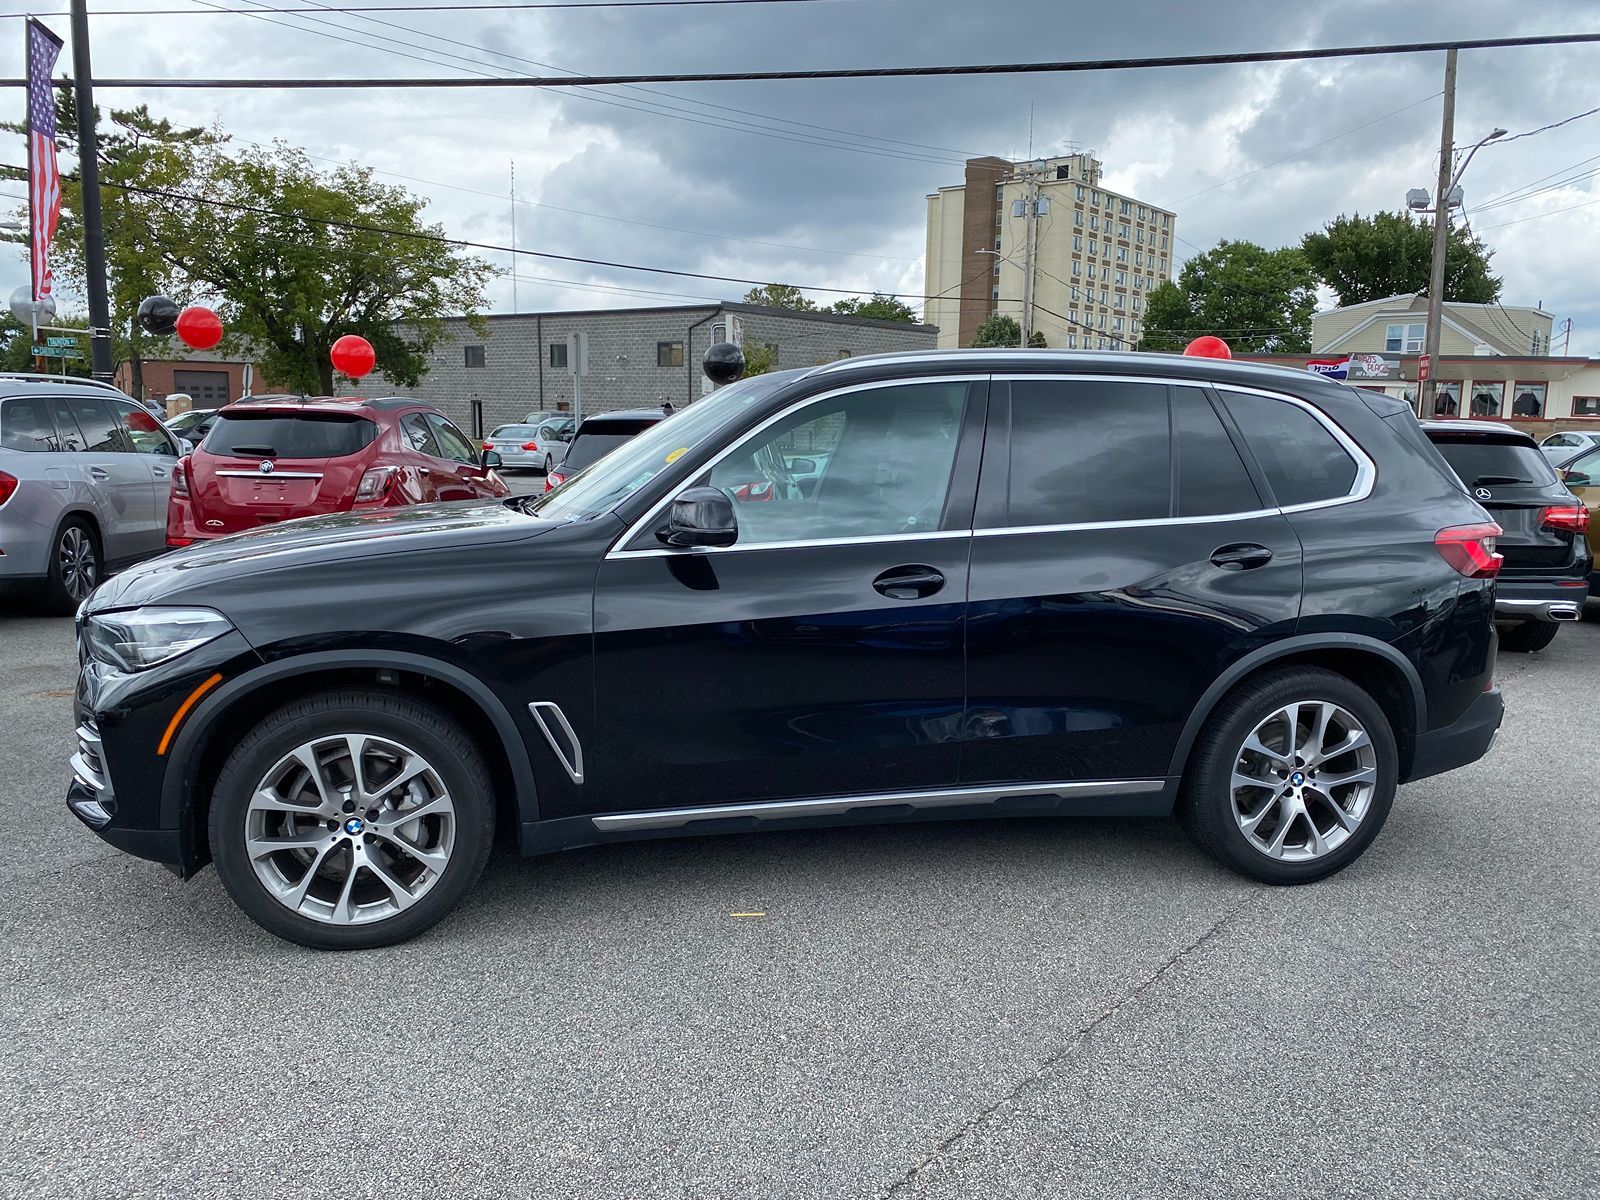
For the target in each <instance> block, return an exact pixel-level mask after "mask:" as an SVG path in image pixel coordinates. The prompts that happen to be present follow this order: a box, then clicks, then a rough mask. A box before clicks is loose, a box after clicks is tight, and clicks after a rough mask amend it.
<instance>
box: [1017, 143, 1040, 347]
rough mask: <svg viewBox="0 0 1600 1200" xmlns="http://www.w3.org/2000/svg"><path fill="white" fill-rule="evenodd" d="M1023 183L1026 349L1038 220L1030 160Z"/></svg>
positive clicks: (1030, 328) (1030, 331)
mask: <svg viewBox="0 0 1600 1200" xmlns="http://www.w3.org/2000/svg"><path fill="white" fill-rule="evenodd" d="M1022 178H1023V182H1024V184H1025V188H1024V196H1023V201H1022V246H1023V250H1022V340H1021V342H1020V343H1019V344H1020V345H1021V346H1022V348H1023V349H1027V346H1028V340H1029V339H1030V338H1031V337H1032V336H1033V256H1034V250H1035V245H1034V229H1035V227H1036V226H1037V225H1038V221H1039V173H1038V171H1036V170H1034V165H1033V164H1032V163H1031V162H1030V163H1029V164H1028V165H1027V166H1026V167H1024V168H1023V170H1022Z"/></svg>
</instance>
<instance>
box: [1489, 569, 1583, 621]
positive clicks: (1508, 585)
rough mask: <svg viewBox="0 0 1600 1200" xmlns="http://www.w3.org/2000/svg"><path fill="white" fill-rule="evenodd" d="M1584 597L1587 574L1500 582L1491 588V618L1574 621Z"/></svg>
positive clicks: (1581, 610) (1581, 613)
mask: <svg viewBox="0 0 1600 1200" xmlns="http://www.w3.org/2000/svg"><path fill="white" fill-rule="evenodd" d="M1588 595H1589V578H1588V575H1587V574H1585V575H1583V576H1580V577H1579V578H1577V579H1540V580H1528V581H1526V582H1523V581H1519V580H1514V579H1501V580H1498V581H1497V582H1496V583H1495V588H1494V616H1495V620H1497V621H1576V620H1578V619H1579V618H1580V617H1582V616H1583V602H1584V600H1585V599H1586V598H1587V597H1588Z"/></svg>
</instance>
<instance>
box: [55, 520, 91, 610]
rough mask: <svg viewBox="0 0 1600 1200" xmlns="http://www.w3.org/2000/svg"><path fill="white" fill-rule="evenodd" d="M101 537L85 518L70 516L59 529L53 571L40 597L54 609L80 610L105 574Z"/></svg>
mask: <svg viewBox="0 0 1600 1200" xmlns="http://www.w3.org/2000/svg"><path fill="white" fill-rule="evenodd" d="M100 564H101V558H100V539H99V537H98V536H96V534H95V531H94V526H92V525H90V524H89V522H88V521H86V520H84V518H82V517H68V518H67V519H66V520H65V521H63V522H62V523H61V528H59V529H57V530H56V537H55V544H54V547H53V548H52V550H51V551H50V572H49V575H48V576H47V577H46V579H45V585H44V592H43V594H42V595H41V597H40V599H41V601H42V603H43V604H44V606H45V607H46V608H47V609H49V610H50V611H51V612H57V613H72V612H76V611H77V608H78V605H80V604H82V603H83V600H84V597H85V596H87V595H88V594H89V593H90V592H92V591H94V589H95V586H96V585H97V584H98V583H99V582H100V577H101V570H102V568H101V565H100Z"/></svg>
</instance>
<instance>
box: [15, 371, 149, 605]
mask: <svg viewBox="0 0 1600 1200" xmlns="http://www.w3.org/2000/svg"><path fill="white" fill-rule="evenodd" d="M179 449H180V447H179V443H178V439H177V438H176V437H174V436H173V435H172V434H170V433H168V432H167V431H166V430H165V429H163V428H162V427H161V424H160V422H158V421H157V420H156V419H155V417H153V416H152V415H151V414H150V413H149V412H148V411H146V410H145V408H144V407H143V406H141V405H139V404H137V403H135V402H134V400H133V399H132V398H131V397H129V396H127V395H125V394H124V393H122V392H121V391H119V390H118V389H116V388H114V387H112V386H110V385H109V384H97V383H95V382H94V381H92V380H87V379H74V380H72V381H70V382H62V381H60V380H59V379H57V380H50V379H47V378H44V377H37V376H28V375H12V374H7V375H0V592H4V593H10V594H18V593H21V594H30V595H35V596H37V597H39V599H40V600H41V601H42V602H43V603H44V604H45V605H46V606H48V607H50V608H52V609H54V610H55V611H58V612H71V611H72V610H73V609H74V608H76V607H77V605H78V604H79V602H80V601H82V600H83V598H84V597H85V596H87V595H88V594H89V592H90V591H91V589H93V587H94V586H95V585H96V584H97V583H99V582H100V580H101V579H102V578H104V576H105V575H106V573H107V572H108V571H110V570H113V569H115V568H117V567H119V566H125V565H127V564H129V563H133V562H137V561H138V560H139V559H141V558H145V557H148V556H149V555H152V554H156V553H159V552H160V551H161V550H163V549H165V548H166V503H167V490H168V488H169V487H170V482H171V475H172V471H173V469H174V467H175V466H176V464H177V462H178V451H179Z"/></svg>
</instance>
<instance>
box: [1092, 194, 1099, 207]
mask: <svg viewBox="0 0 1600 1200" xmlns="http://www.w3.org/2000/svg"><path fill="white" fill-rule="evenodd" d="M1090 203H1091V204H1093V205H1094V206H1095V207H1096V208H1099V207H1100V193H1099V192H1096V193H1095V194H1094V199H1093V200H1092V201H1090Z"/></svg>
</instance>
